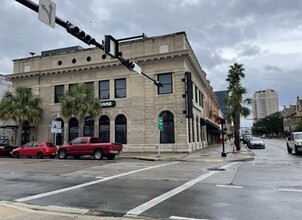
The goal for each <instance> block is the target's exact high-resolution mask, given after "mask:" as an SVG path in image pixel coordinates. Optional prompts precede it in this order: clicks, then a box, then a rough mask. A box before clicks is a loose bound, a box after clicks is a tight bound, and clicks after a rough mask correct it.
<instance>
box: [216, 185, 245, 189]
mask: <svg viewBox="0 0 302 220" xmlns="http://www.w3.org/2000/svg"><path fill="white" fill-rule="evenodd" d="M216 186H217V187H222V188H233V189H242V188H243V187H242V186H235V185H216Z"/></svg>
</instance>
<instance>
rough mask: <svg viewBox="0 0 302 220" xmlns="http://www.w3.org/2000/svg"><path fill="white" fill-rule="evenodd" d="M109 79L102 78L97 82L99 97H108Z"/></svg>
mask: <svg viewBox="0 0 302 220" xmlns="http://www.w3.org/2000/svg"><path fill="white" fill-rule="evenodd" d="M109 90H110V88H109V80H104V81H100V82H99V98H100V99H109V97H110V96H109Z"/></svg>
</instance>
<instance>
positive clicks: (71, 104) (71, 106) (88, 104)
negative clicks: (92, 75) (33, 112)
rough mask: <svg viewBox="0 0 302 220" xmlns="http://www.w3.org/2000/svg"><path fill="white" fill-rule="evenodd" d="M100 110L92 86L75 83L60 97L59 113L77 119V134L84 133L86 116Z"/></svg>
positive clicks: (96, 113)
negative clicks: (74, 85) (73, 86)
mask: <svg viewBox="0 0 302 220" xmlns="http://www.w3.org/2000/svg"><path fill="white" fill-rule="evenodd" d="M100 112H101V105H100V100H99V99H98V98H95V96H94V89H93V87H92V86H89V85H85V84H77V85H76V87H75V88H74V89H72V90H69V91H67V92H66V93H65V94H64V95H63V96H62V97H61V113H62V115H63V116H65V117H66V118H69V117H72V116H75V117H77V118H78V120H79V136H83V134H84V123H85V117H86V116H88V115H89V116H92V117H94V116H96V115H98V114H100Z"/></svg>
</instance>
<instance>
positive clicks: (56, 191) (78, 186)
mask: <svg viewBox="0 0 302 220" xmlns="http://www.w3.org/2000/svg"><path fill="white" fill-rule="evenodd" d="M176 163H180V162H173V163H165V164H160V165H157V166H151V167H145V168H142V169H138V170H133V171H130V172H126V173H121V174H118V175H114V176H109V177H105V178H103V179H99V180H95V181H91V182H87V183H82V184H79V185H75V186H71V187H67V188H63V189H58V190H54V191H50V192H46V193H41V194H37V195H34V196H28V197H24V198H20V199H16V200H15V201H16V202H26V201H29V200H34V199H39V198H43V197H47V196H51V195H55V194H59V193H63V192H67V191H71V190H74V189H79V188H83V187H86V186H91V185H94V184H98V183H101V182H105V181H108V180H112V179H115V178H119V177H123V176H127V175H130V174H134V173H138V172H142V171H146V170H151V169H156V168H159V167H163V166H169V165H173V164H176Z"/></svg>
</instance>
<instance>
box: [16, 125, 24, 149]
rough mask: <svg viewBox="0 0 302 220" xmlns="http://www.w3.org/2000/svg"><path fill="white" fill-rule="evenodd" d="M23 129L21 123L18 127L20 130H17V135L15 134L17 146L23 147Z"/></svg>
mask: <svg viewBox="0 0 302 220" xmlns="http://www.w3.org/2000/svg"><path fill="white" fill-rule="evenodd" d="M22 129H23V127H22V124H21V123H20V124H19V125H18V128H17V129H16V133H15V135H16V137H15V139H16V140H15V141H16V146H21V139H22Z"/></svg>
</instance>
